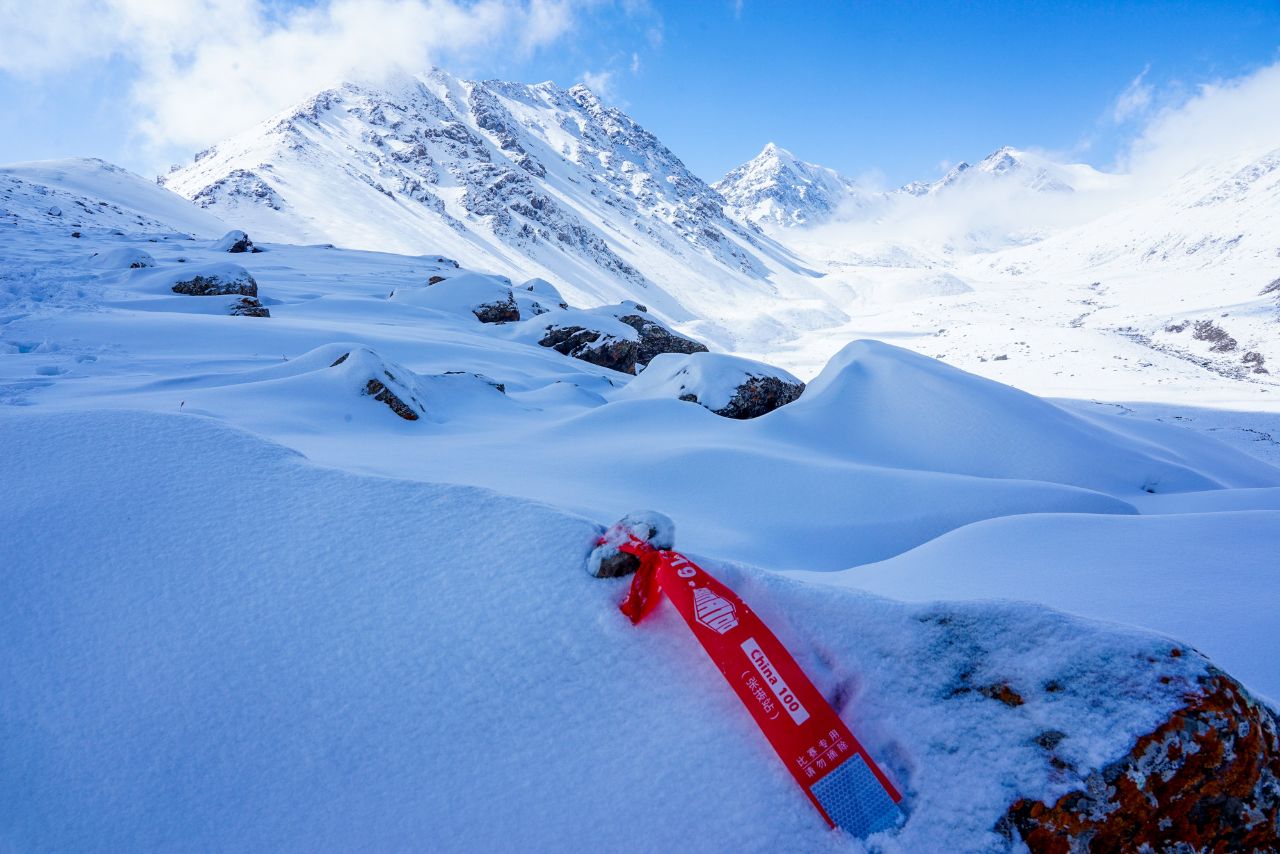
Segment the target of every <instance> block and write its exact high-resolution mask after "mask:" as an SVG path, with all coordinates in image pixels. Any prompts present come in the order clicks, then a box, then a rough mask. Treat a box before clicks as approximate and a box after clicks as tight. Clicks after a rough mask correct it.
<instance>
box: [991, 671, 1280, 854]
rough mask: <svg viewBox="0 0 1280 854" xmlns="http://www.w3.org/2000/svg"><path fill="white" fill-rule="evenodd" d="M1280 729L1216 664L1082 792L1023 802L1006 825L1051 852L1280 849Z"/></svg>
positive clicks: (1006, 829)
mask: <svg viewBox="0 0 1280 854" xmlns="http://www.w3.org/2000/svg"><path fill="white" fill-rule="evenodd" d="M1278 728H1280V725H1278V723H1277V719H1276V715H1275V713H1274V712H1272V710H1271V709H1269V708H1267V707H1266V706H1264V705H1263V704H1261V703H1259V702H1257V701H1255V700H1253V699H1252V698H1251V697H1249V695H1248V694H1247V693H1246V692H1245V691H1244V689H1243V688H1242V687H1241V686H1240V684H1239V683H1238V682H1236V681H1235V680H1234V679H1232V678H1231V677H1230V676H1227V675H1226V674H1225V673H1222V672H1221V671H1216V670H1211V671H1210V673H1209V675H1208V676H1207V677H1205V678H1204V679H1203V680H1202V682H1201V686H1200V691H1199V692H1197V693H1196V694H1195V695H1194V696H1192V697H1190V698H1189V699H1188V702H1187V705H1186V706H1185V707H1183V708H1182V709H1180V710H1178V711H1177V712H1175V713H1174V714H1173V715H1172V716H1171V717H1170V718H1169V720H1168V721H1166V722H1165V723H1164V724H1163V725H1162V726H1160V727H1159V728H1157V729H1156V730H1155V731H1154V732H1152V733H1150V734H1149V735H1147V736H1144V737H1143V738H1141V739H1139V740H1138V743H1137V744H1136V745H1134V747H1133V749H1132V750H1131V751H1129V754H1128V755H1127V756H1125V757H1123V758H1122V759H1120V760H1119V761H1117V762H1115V763H1113V764H1111V765H1109V766H1107V767H1106V768H1103V769H1102V770H1100V771H1095V772H1094V773H1092V774H1090V775H1089V777H1088V778H1087V780H1086V783H1085V788H1084V790H1083V791H1076V792H1072V793H1070V794H1067V795H1064V796H1063V797H1062V798H1060V799H1059V800H1058V801H1057V803H1055V804H1053V805H1051V806H1046V805H1045V804H1043V803H1041V802H1040V801H1029V800H1020V801H1018V802H1017V803H1015V804H1014V805H1013V806H1012V807H1010V809H1009V812H1008V814H1007V815H1006V816H1005V818H1004V819H1003V820H1002V822H1001V824H1000V826H999V827H998V828H997V829H998V830H1000V831H1001V832H1002V833H1004V834H1005V835H1006V836H1007V837H1010V838H1013V836H1014V835H1015V834H1016V835H1017V837H1018V838H1020V839H1021V840H1022V841H1023V842H1024V843H1025V844H1026V845H1027V846H1028V847H1029V848H1030V849H1031V850H1032V851H1035V852H1048V854H1075V852H1092V851H1117V852H1119V851H1149V852H1193V851H1194V852H1199V851H1276V850H1280V818H1278V816H1280V735H1278V734H1277V730H1278ZM1053 746H1056V742H1055V743H1054V744H1051V745H1049V746H1048V748H1047V749H1050V750H1051V749H1052V747H1053Z"/></svg>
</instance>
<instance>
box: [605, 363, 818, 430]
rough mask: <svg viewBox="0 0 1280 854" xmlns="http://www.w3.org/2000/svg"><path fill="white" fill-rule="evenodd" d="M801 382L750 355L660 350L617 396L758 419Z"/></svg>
mask: <svg viewBox="0 0 1280 854" xmlns="http://www.w3.org/2000/svg"><path fill="white" fill-rule="evenodd" d="M803 391H804V383H802V382H801V381H800V380H798V379H796V378H795V377H794V376H792V375H791V374H789V373H787V372H786V371H784V370H782V369H781V368H775V367H773V366H771V365H766V364H764V363H763V362H755V361H752V360H751V359H743V358H741V357H739V356H726V355H724V354H721V353H690V354H687V355H684V354H676V353H661V354H659V355H657V356H654V358H653V361H651V362H650V363H649V366H648V367H647V368H645V369H644V371H642V372H641V373H640V375H639V376H638V377H636V378H635V379H634V380H632V381H631V382H630V383H628V384H627V387H626V389H625V390H624V391H623V392H621V394H620V395H619V396H620V397H632V398H645V397H657V398H664V397H665V398H678V399H680V400H687V401H690V402H692V403H697V404H700V405H702V406H704V407H706V408H707V409H709V410H711V411H712V412H714V413H715V414H716V415H720V416H723V417H725V418H737V419H746V418H758V417H759V416H761V415H764V414H765V413H767V412H772V411H773V410H775V409H777V408H778V407H779V406H785V405H786V404H788V403H791V402H792V401H793V400H795V399H796V398H798V397H799V396H800V393H801V392H803Z"/></svg>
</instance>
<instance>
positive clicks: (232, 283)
mask: <svg viewBox="0 0 1280 854" xmlns="http://www.w3.org/2000/svg"><path fill="white" fill-rule="evenodd" d="M173 292H174V293H175V294H187V295H188V296H197V297H207V296H227V295H229V294H236V295H239V296H246V297H256V296H257V295H258V283H257V281H256V280H254V278H253V276H251V275H249V274H248V273H247V272H245V271H243V270H242V271H239V272H234V273H197V274H196V275H194V276H192V277H191V278H190V279H184V280H182V281H180V282H175V283H174V285H173Z"/></svg>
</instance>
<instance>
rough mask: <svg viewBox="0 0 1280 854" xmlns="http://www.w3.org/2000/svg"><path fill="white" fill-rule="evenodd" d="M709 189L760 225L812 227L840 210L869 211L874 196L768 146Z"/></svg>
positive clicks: (848, 180)
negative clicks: (718, 193)
mask: <svg viewBox="0 0 1280 854" xmlns="http://www.w3.org/2000/svg"><path fill="white" fill-rule="evenodd" d="M712 186H713V187H714V188H715V189H716V190H718V191H719V192H720V194H721V195H722V196H724V197H725V200H726V201H728V203H729V204H730V206H731V207H732V209H733V212H734V213H735V215H737V216H738V217H739V218H741V219H743V220H746V221H748V222H753V223H756V224H757V225H761V226H775V227H789V226H805V225H816V224H818V223H821V222H825V221H827V220H829V219H831V218H832V217H833V216H835V215H836V214H837V212H839V211H841V210H842V209H844V210H856V209H859V208H865V207H868V206H869V205H870V204H872V203H873V202H874V201H875V198H876V194H872V193H868V192H866V191H864V190H863V189H862V188H860V187H859V186H858V184H857V182H855V181H854V180H853V179H851V178H846V177H845V176H843V175H841V174H840V173H839V172H836V171H835V170H834V169H828V168H827V167H825V166H818V165H817V164H814V163H806V162H805V161H803V160H800V159H799V158H797V157H796V156H795V155H794V154H792V153H791V152H790V151H787V150H786V149H785V148H779V147H778V146H777V145H775V144H774V143H772V142H770V143H769V144H767V145H766V146H765V147H764V150H763V151H761V152H760V153H759V154H758V155H756V156H755V157H754V158H752V159H751V160H748V161H747V162H746V163H743V164H742V165H741V166H739V167H738V168H736V169H734V170H732V171H730V172H729V173H728V174H726V175H725V176H724V177H723V178H721V179H720V180H719V181H717V182H716V183H715V184H713V185H712Z"/></svg>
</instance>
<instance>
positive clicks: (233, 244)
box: [213, 230, 262, 253]
mask: <svg viewBox="0 0 1280 854" xmlns="http://www.w3.org/2000/svg"><path fill="white" fill-rule="evenodd" d="M213 248H214V249H215V250H216V251H218V252H235V253H239V252H261V251H262V250H261V249H259V248H258V247H256V246H254V245H253V241H252V240H250V239H249V235H247V234H245V233H244V232H243V231H239V230H236V231H228V232H227V233H226V234H224V235H223V236H222V239H221V240H219V241H218V242H217V244H216V245H215V246H214V247H213Z"/></svg>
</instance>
